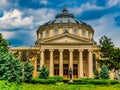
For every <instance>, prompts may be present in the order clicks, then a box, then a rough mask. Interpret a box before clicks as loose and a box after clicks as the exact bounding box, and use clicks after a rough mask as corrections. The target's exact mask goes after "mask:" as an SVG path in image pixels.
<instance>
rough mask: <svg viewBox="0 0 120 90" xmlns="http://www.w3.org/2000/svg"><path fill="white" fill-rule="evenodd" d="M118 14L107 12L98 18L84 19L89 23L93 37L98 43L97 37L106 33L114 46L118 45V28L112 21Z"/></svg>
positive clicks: (119, 40)
mask: <svg viewBox="0 0 120 90" xmlns="http://www.w3.org/2000/svg"><path fill="white" fill-rule="evenodd" d="M116 16H118V14H114V13H113V14H109V15H105V16H103V17H101V18H99V19H96V20H88V21H86V22H87V23H88V24H90V25H91V26H92V27H93V29H94V31H95V35H94V39H95V41H96V42H97V43H99V39H100V37H101V36H103V35H106V36H108V37H109V38H111V39H112V41H113V42H114V44H115V46H117V47H120V44H118V42H120V39H119V35H120V30H119V27H117V26H116V25H115V24H114V23H115V21H114V18H115V17H116Z"/></svg>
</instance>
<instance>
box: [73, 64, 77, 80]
mask: <svg viewBox="0 0 120 90" xmlns="http://www.w3.org/2000/svg"><path fill="white" fill-rule="evenodd" d="M73 78H78V64H73Z"/></svg>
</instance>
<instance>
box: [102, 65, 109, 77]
mask: <svg viewBox="0 0 120 90" xmlns="http://www.w3.org/2000/svg"><path fill="white" fill-rule="evenodd" d="M100 78H102V79H109V70H108V68H107V66H106V65H105V64H103V65H102V68H101V71H100Z"/></svg>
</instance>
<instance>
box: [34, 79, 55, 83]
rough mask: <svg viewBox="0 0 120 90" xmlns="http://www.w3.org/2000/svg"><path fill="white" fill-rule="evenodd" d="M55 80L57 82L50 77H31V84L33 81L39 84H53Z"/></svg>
mask: <svg viewBox="0 0 120 90" xmlns="http://www.w3.org/2000/svg"><path fill="white" fill-rule="evenodd" d="M56 82H57V80H55V79H51V78H48V79H40V78H33V79H32V83H33V84H35V83H39V84H55V83H56Z"/></svg>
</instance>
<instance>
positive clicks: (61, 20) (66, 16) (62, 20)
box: [40, 7, 89, 28]
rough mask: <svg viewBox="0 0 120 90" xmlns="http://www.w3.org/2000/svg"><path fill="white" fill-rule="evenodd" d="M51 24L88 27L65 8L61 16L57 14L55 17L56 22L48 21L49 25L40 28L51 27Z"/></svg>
mask: <svg viewBox="0 0 120 90" xmlns="http://www.w3.org/2000/svg"><path fill="white" fill-rule="evenodd" d="M51 24H82V25H87V24H86V23H84V22H82V21H80V20H77V19H75V18H74V15H73V14H72V13H69V12H68V10H67V9H66V8H65V7H64V9H63V10H62V12H61V13H60V14H57V15H56V16H55V19H54V20H52V21H48V22H47V23H45V24H43V25H41V26H40V28H41V27H43V26H48V25H51ZM87 26H89V25H87Z"/></svg>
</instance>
